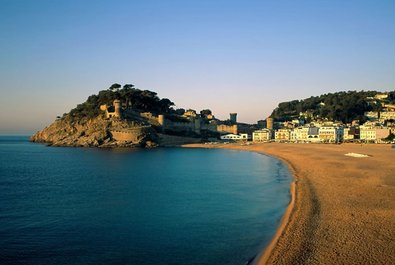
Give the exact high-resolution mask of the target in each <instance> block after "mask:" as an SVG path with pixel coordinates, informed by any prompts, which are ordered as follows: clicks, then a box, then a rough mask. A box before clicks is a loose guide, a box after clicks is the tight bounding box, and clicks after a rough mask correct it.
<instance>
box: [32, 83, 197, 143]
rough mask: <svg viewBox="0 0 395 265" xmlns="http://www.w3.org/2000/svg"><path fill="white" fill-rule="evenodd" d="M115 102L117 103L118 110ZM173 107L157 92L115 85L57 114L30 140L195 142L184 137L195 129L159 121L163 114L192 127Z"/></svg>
mask: <svg viewBox="0 0 395 265" xmlns="http://www.w3.org/2000/svg"><path fill="white" fill-rule="evenodd" d="M115 102H118V103H117V107H118V109H117V110H116V109H115V107H116V106H115V105H114V104H115ZM172 106H174V103H173V102H172V101H170V100H169V99H167V98H162V99H161V98H159V97H158V96H157V93H156V92H153V91H149V90H140V89H137V88H135V87H134V86H133V85H129V84H127V85H124V86H123V87H121V85H119V84H113V85H112V86H111V87H110V88H109V89H106V90H102V91H100V92H99V93H98V94H96V95H91V96H90V97H88V99H87V100H86V101H85V102H84V103H82V104H78V105H77V106H76V107H75V108H74V109H72V110H71V111H70V112H68V113H65V114H63V116H62V117H60V116H58V117H57V119H56V120H55V121H54V122H53V123H52V124H50V125H49V126H48V127H46V128H44V129H43V130H41V131H39V132H37V133H36V134H34V135H33V136H32V137H31V141H33V142H43V143H47V144H50V145H56V146H96V147H123V146H125V147H132V146H143V147H153V146H157V145H158V144H162V145H167V144H171V143H175V142H176V143H184V142H196V141H197V139H192V138H190V137H189V138H187V137H184V136H196V134H194V133H193V132H190V131H187V132H184V131H181V132H176V133H174V132H172V131H171V130H165V127H164V126H163V124H160V122H159V121H160V118H159V117H160V116H162V120H163V117H166V121H168V122H170V121H174V122H179V123H181V125H182V124H183V123H182V122H184V123H185V124H186V126H190V122H189V121H188V120H186V119H185V118H183V117H182V116H180V115H178V114H177V113H178V111H180V110H174V109H173V108H172ZM117 111H118V112H117ZM109 113H111V114H112V115H109ZM114 114H118V115H117V116H116V115H114ZM120 114H121V115H120ZM112 116H113V117H112ZM181 125H179V127H182V126H181ZM182 128H183V127H182ZM170 129H171V128H170ZM164 133H166V134H172V133H173V135H164ZM174 134H175V135H174Z"/></svg>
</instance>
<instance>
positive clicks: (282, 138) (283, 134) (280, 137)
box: [274, 129, 291, 142]
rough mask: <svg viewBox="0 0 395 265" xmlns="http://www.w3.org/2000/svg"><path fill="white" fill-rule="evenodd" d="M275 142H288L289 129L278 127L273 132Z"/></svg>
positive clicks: (289, 137) (289, 136)
mask: <svg viewBox="0 0 395 265" xmlns="http://www.w3.org/2000/svg"><path fill="white" fill-rule="evenodd" d="M274 139H275V141H276V142H289V141H290V139H291V130H289V129H278V130H277V131H276V132H275V134H274Z"/></svg>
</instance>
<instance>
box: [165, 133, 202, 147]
mask: <svg viewBox="0 0 395 265" xmlns="http://www.w3.org/2000/svg"><path fill="white" fill-rule="evenodd" d="M201 141H202V140H201V139H200V138H192V137H184V136H175V135H167V134H159V144H160V145H161V146H179V145H183V144H194V143H200V142H201Z"/></svg>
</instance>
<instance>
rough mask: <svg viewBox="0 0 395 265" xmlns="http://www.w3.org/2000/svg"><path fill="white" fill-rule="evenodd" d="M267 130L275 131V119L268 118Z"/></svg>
mask: <svg viewBox="0 0 395 265" xmlns="http://www.w3.org/2000/svg"><path fill="white" fill-rule="evenodd" d="M266 128H268V129H270V130H273V118H270V117H268V118H267V119H266Z"/></svg>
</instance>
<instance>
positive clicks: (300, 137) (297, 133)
mask: <svg viewBox="0 0 395 265" xmlns="http://www.w3.org/2000/svg"><path fill="white" fill-rule="evenodd" d="M308 135H309V128H308V127H297V128H295V129H293V130H292V131H291V134H290V140H291V142H306V141H307V140H308Z"/></svg>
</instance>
